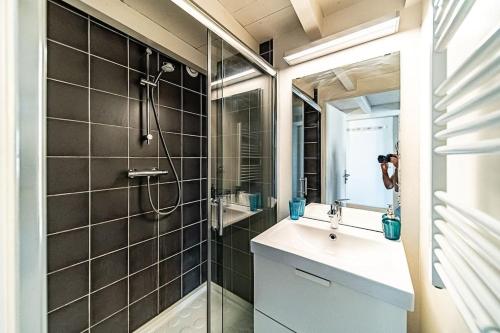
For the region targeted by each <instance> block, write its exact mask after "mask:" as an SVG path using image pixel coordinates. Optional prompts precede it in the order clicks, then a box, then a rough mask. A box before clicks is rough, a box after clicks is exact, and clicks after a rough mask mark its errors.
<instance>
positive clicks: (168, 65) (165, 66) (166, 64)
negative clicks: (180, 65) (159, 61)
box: [161, 62, 175, 73]
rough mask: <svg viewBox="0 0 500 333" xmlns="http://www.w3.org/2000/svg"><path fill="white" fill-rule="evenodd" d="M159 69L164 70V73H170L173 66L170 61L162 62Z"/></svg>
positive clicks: (173, 68)
mask: <svg viewBox="0 0 500 333" xmlns="http://www.w3.org/2000/svg"><path fill="white" fill-rule="evenodd" d="M161 70H162V71H164V72H165V73H170V72H173V71H174V70H175V66H174V64H172V63H171V62H164V63H163V65H162V66H161Z"/></svg>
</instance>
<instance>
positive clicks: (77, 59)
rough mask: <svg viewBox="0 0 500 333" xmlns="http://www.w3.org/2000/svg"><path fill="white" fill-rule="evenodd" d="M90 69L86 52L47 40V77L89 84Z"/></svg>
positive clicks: (84, 84)
mask: <svg viewBox="0 0 500 333" xmlns="http://www.w3.org/2000/svg"><path fill="white" fill-rule="evenodd" d="M88 70H89V63H88V55H87V54H86V53H83V52H81V51H77V50H75V49H72V48H69V47H67V46H63V45H61V44H57V43H54V42H51V41H48V42H47V77H49V78H51V79H56V80H61V81H65V82H70V83H75V84H79V85H82V86H87V85H88V76H89V74H88Z"/></svg>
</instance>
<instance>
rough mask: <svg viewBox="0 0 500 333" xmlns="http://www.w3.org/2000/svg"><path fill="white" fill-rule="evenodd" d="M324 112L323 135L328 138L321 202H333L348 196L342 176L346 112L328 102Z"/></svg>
mask: <svg viewBox="0 0 500 333" xmlns="http://www.w3.org/2000/svg"><path fill="white" fill-rule="evenodd" d="M323 112H326V117H325V118H324V119H326V124H325V126H324V128H325V131H324V132H325V133H324V136H323V137H324V138H326V140H325V144H324V146H325V147H324V149H323V151H324V152H325V155H326V156H325V158H324V160H325V168H324V177H322V178H325V181H324V183H323V184H321V186H322V188H323V189H324V190H323V191H322V192H323V193H321V198H322V199H321V202H324V203H333V201H334V200H336V199H340V198H346V196H345V186H344V183H343V179H342V178H341V177H342V175H343V174H344V170H345V168H346V125H347V124H346V114H345V113H344V112H342V111H340V110H339V109H337V108H336V107H334V106H333V105H330V104H326V108H325V109H324V111H323ZM326 166H329V167H326Z"/></svg>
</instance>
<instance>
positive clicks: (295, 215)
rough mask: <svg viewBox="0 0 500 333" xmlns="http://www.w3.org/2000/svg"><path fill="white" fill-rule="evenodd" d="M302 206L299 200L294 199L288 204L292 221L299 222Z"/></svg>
mask: <svg viewBox="0 0 500 333" xmlns="http://www.w3.org/2000/svg"><path fill="white" fill-rule="evenodd" d="M301 205H302V202H301V201H300V200H297V199H292V200H290V201H289V202H288V207H289V208H290V218H291V219H292V220H298V219H299V217H300V215H299V212H300V206H301Z"/></svg>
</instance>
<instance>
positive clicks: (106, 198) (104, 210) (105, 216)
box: [90, 188, 127, 223]
mask: <svg viewBox="0 0 500 333" xmlns="http://www.w3.org/2000/svg"><path fill="white" fill-rule="evenodd" d="M90 199H91V214H90V215H91V222H92V223H99V222H104V221H109V220H114V219H118V218H122V217H125V216H127V189H126V188H125V189H116V190H105V191H95V192H92V193H91V194H90Z"/></svg>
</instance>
